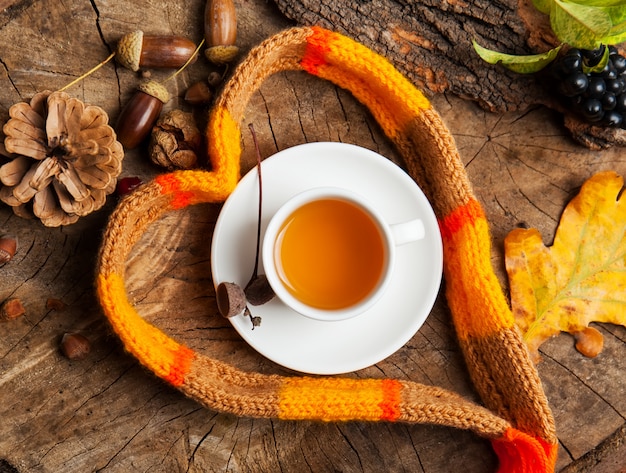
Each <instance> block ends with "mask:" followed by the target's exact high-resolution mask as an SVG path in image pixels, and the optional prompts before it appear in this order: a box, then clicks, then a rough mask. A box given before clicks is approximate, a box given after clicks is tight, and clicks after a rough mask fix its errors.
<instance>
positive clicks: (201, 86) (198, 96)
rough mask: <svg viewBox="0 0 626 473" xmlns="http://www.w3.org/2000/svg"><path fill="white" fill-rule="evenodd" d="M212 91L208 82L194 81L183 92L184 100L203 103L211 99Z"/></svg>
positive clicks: (192, 103)
mask: <svg viewBox="0 0 626 473" xmlns="http://www.w3.org/2000/svg"><path fill="white" fill-rule="evenodd" d="M212 98H213V92H212V91H211V88H210V87H209V83H208V82H205V81H200V82H196V83H195V84H193V85H191V86H190V87H189V88H188V89H187V91H186V92H185V102H187V103H190V104H191V105H204V104H207V103H209V102H210V101H211V99H212Z"/></svg>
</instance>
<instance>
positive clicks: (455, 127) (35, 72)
mask: <svg viewBox="0 0 626 473" xmlns="http://www.w3.org/2000/svg"><path fill="white" fill-rule="evenodd" d="M322 3H323V2H322ZM352 3H353V2H350V5H352ZM444 5H447V3H445V2H444ZM236 6H237V9H238V13H239V44H240V46H241V48H242V49H243V50H244V51H245V50H247V49H249V48H250V47H251V46H253V45H255V44H257V43H259V42H260V41H262V40H263V39H264V38H266V37H267V36H269V35H270V34H272V33H274V32H276V31H278V30H280V29H282V28H285V27H287V26H290V25H292V24H294V22H293V21H292V20H290V19H288V18H286V17H285V16H283V14H282V13H281V12H280V11H279V10H278V8H277V6H276V5H275V4H274V3H272V2H268V1H266V0H237V1H236ZM0 7H2V8H1V9H0V46H1V48H0V119H1V120H2V122H4V121H5V120H6V118H7V114H8V109H9V107H10V106H11V105H12V104H13V103H15V102H18V101H23V100H29V99H30V97H31V96H32V95H33V94H34V93H36V92H38V91H41V90H45V89H50V90H55V89H58V88H60V87H63V86H64V85H65V84H67V83H68V82H70V81H71V80H73V79H74V78H75V77H77V76H79V75H80V74H81V73H82V72H84V71H86V70H88V69H90V68H91V67H92V66H93V65H95V64H97V63H98V62H100V61H101V60H102V59H104V58H105V57H106V56H108V55H109V53H110V52H111V51H112V50H113V49H114V48H115V44H116V41H117V40H118V39H119V38H120V37H121V36H122V35H123V34H125V33H127V32H130V31H133V30H135V29H143V30H144V31H145V32H146V33H162V34H179V35H184V36H187V37H190V38H191V39H192V40H194V41H195V42H199V41H200V39H201V38H202V12H203V9H204V4H203V2H202V1H199V0H190V1H187V2H173V1H170V2H162V1H154V0H136V1H134V2H123V1H121V0H107V1H105V0H91V1H87V0H66V1H63V2H61V1H59V0H47V1H43V0H39V1H35V0H22V1H20V0H2V1H0ZM380 28H382V29H384V28H386V25H380ZM418 59H419V58H418ZM418 59H417V60H418ZM414 67H415V68H419V67H420V64H419V63H416V64H414ZM210 69H211V68H210V67H209V66H208V64H206V62H205V61H204V60H201V61H199V62H198V63H197V64H195V65H194V66H193V67H191V68H190V69H188V70H187V71H186V72H185V73H183V74H181V75H180V76H179V77H178V78H177V80H176V81H174V82H171V83H169V84H168V86H169V89H170V91H171V92H172V95H173V96H174V99H173V100H172V101H171V102H170V103H169V104H168V105H167V108H173V107H185V105H184V104H183V103H182V101H181V100H180V98H179V97H180V96H182V94H183V93H184V91H185V89H186V87H188V86H189V85H190V84H191V83H193V82H195V81H196V80H199V79H202V78H204V77H206V75H207V73H208V71H209V70H210ZM167 75H169V72H162V71H154V72H153V73H152V76H153V78H157V79H159V78H164V77H166V76H167ZM138 81H139V76H138V75H137V74H135V73H132V72H130V71H128V70H125V69H122V68H121V67H119V66H116V65H114V64H109V65H107V66H105V67H104V68H103V69H101V70H100V71H98V72H97V73H95V74H94V75H93V76H91V77H89V78H88V79H86V80H84V81H83V82H81V83H80V84H79V85H76V86H74V87H73V88H71V89H70V90H69V91H68V92H69V93H70V94H72V95H74V96H76V97H78V98H80V99H81V100H83V101H85V102H87V103H93V104H97V105H99V106H101V107H102V108H104V109H105V110H106V111H107V112H108V113H109V116H110V118H111V120H112V122H114V121H115V119H116V117H117V115H118V114H119V110H120V108H121V106H123V104H124V103H125V102H126V101H127V100H128V98H129V97H130V95H131V94H132V92H133V90H134V87H135V86H136V85H137V83H138ZM429 96H430V97H431V99H432V101H433V103H434V104H435V106H436V108H437V109H438V110H439V111H440V113H441V114H442V115H443V117H444V120H445V122H446V123H447V124H448V126H449V128H450V129H451V131H452V133H453V134H454V136H455V138H456V140H457V144H458V147H459V149H460V152H461V155H462V157H463V160H464V162H465V164H466V166H467V170H468V172H469V175H470V178H471V180H472V182H473V184H474V187H475V190H476V193H477V195H478V197H479V198H480V200H481V201H482V203H483V204H484V206H485V209H486V211H487V214H488V217H489V220H490V223H491V228H492V231H493V241H494V249H493V262H494V265H495V266H496V268H497V269H498V274H499V276H500V278H501V281H502V283H503V284H505V285H506V276H505V274H504V271H503V269H502V256H503V246H502V242H503V239H504V237H505V236H506V234H507V233H508V232H509V231H511V230H512V229H513V228H515V227H516V226H519V225H527V226H532V227H536V228H538V229H539V230H540V232H541V234H542V235H543V237H544V241H545V242H546V243H547V244H549V243H550V241H551V239H552V238H553V235H554V232H555V229H556V226H557V223H558V220H559V216H560V213H561V211H562V209H563V208H564V206H565V204H566V203H567V202H568V200H569V199H570V198H571V197H573V195H575V193H576V192H577V190H578V188H579V186H580V185H581V184H582V183H583V182H584V181H585V180H586V179H588V178H589V177H590V176H591V175H593V174H594V173H596V172H598V171H601V170H615V171H617V172H618V173H619V174H622V175H626V156H625V154H624V150H623V149H622V148H611V149H608V150H604V151H590V150H588V149H587V148H584V147H581V146H580V145H579V144H576V143H575V142H573V141H572V140H571V138H570V135H569V133H568V131H567V130H565V129H564V128H563V126H562V118H561V117H560V116H559V115H558V114H557V113H556V112H553V111H551V110H549V109H546V108H543V107H541V106H534V107H532V106H531V107H530V108H525V109H521V110H517V111H514V112H499V113H489V112H486V111H484V110H483V109H481V108H480V107H478V106H477V105H476V104H475V103H474V102H470V101H465V100H462V99H460V98H459V97H457V96H456V95H453V94H451V93H446V94H442V93H433V92H429ZM199 113H200V116H202V111H199ZM246 120H247V121H248V122H252V123H254V125H255V127H256V130H257V133H258V136H259V139H260V142H261V151H262V153H263V155H264V156H268V155H271V154H272V153H274V152H276V151H277V150H280V149H284V148H286V147H288V146H292V145H295V144H299V143H303V142H307V141H322V140H332V141H343V142H348V143H356V144H359V145H361V146H364V147H368V148H371V149H374V150H376V151H378V152H380V153H381V154H383V155H386V156H388V157H390V159H394V160H396V161H397V158H396V157H395V154H394V151H393V149H392V147H391V144H390V143H389V142H388V141H387V140H386V138H385V137H384V136H383V135H382V134H381V132H380V130H379V129H378V126H377V125H376V123H375V122H374V121H373V120H372V118H371V117H370V116H369V115H368V113H367V112H366V111H365V110H364V109H363V108H362V107H361V106H360V105H359V104H358V103H356V102H355V100H354V99H353V98H352V97H351V96H350V95H349V94H347V93H346V92H344V91H342V90H339V89H337V88H335V87H333V86H331V85H329V84H326V83H323V82H320V81H318V80H316V79H314V78H312V77H308V76H305V75H304V74H299V73H288V74H280V75H278V76H276V77H274V78H272V79H270V80H269V81H268V82H266V84H264V86H263V87H262V89H261V91H260V92H259V93H257V94H256V95H255V96H254V98H253V100H252V102H251V103H250V105H249V107H248V110H247V116H246ZM244 151H245V152H244V163H243V168H244V169H243V170H244V172H245V170H247V169H249V168H250V167H251V166H252V165H253V161H254V154H253V149H252V146H251V142H250V139H249V137H247V136H246V137H245V138H244ZM0 159H3V158H0ZM400 164H401V163H400ZM158 172H160V170H159V169H157V168H155V167H154V166H153V165H152V164H150V163H149V161H148V158H147V155H146V149H145V147H141V148H139V149H137V150H133V151H130V152H128V153H127V154H126V157H125V161H124V170H123V176H141V177H142V178H144V179H149V178H150V177H152V176H154V175H155V174H156V173H158ZM114 205H115V199H114V198H113V197H111V198H109V201H108V203H107V205H106V207H105V208H104V209H103V210H101V211H99V212H98V213H96V214H93V215H90V216H88V217H85V218H83V219H81V220H80V221H79V222H78V223H77V224H75V225H72V226H68V227H65V228H56V229H50V228H45V227H43V226H42V225H41V224H40V223H39V222H38V221H35V220H24V219H21V218H18V217H16V216H14V215H13V213H12V211H11V209H10V208H8V207H7V206H5V205H0V229H2V230H3V231H7V232H11V233H14V234H17V235H18V237H19V242H20V247H19V250H18V253H17V255H16V257H15V258H14V259H13V260H12V261H11V262H10V263H9V264H7V265H5V266H3V267H0V301H2V300H5V299H7V298H9V297H19V298H20V299H22V301H23V302H24V304H25V306H26V308H27V315H26V316H25V317H22V318H20V319H18V320H15V321H12V322H7V323H3V324H1V325H0V335H1V336H0V418H1V419H2V422H0V472H2V473H4V472H15V471H18V472H60V471H81V472H82V471H107V472H129V471H145V472H147V471H154V472H156V471H164V472H205V471H207V472H212V471H216V472H218V471H219V472H221V471H230V472H246V471H251V472H258V471H264V472H265V471H267V472H274V471H284V472H289V471H314V472H335V471H341V472H359V471H366V472H380V471H389V472H400V471H410V472H425V473H440V472H441V473H443V472H450V471H458V470H460V469H461V468H462V469H463V471H465V472H467V473H473V472H487V471H495V468H496V460H495V458H494V455H493V453H492V451H491V448H490V446H489V444H488V443H487V442H485V441H483V440H482V439H479V438H477V437H475V436H474V435H472V434H469V433H466V432H461V431H456V430H452V429H444V428H439V427H432V426H420V425H395V424H370V423H340V424H321V423H314V422H281V421H274V420H259V419H247V418H237V417H234V416H231V415H225V414H217V413H215V412H212V411H209V410H206V409H204V408H201V407H200V406H198V405H197V404H195V403H194V402H192V401H190V400H188V399H186V398H184V397H183V396H182V395H181V394H180V393H179V392H177V391H176V390H174V389H172V388H170V387H168V386H167V385H165V384H164V383H163V382H161V381H160V380H158V379H157V378H155V377H154V376H153V375H151V374H150V373H148V372H146V371H145V370H144V369H143V368H142V367H140V366H139V365H138V363H137V362H136V361H135V360H134V359H133V358H131V357H130V356H128V355H127V354H126V353H125V352H124V350H123V348H122V347H121V345H120V343H119V342H118V340H117V339H116V338H115V336H113V335H112V333H111V332H110V330H109V328H108V326H107V323H106V321H105V320H104V318H103V316H102V313H101V311H100V309H99V306H98V303H97V301H96V299H95V297H94V292H93V277H94V271H95V258H96V252H97V249H98V246H99V243H100V238H101V233H102V230H103V227H104V224H105V222H106V218H107V215H108V214H109V213H110V212H111V210H112V209H113V208H114ZM218 212H219V206H210V205H201V206H197V207H195V208H190V209H186V210H183V211H180V212H177V213H173V214H169V215H167V216H166V217H165V218H163V219H162V220H160V221H159V222H157V223H156V224H154V225H153V226H152V227H151V228H150V230H149V231H148V233H146V234H145V235H144V236H143V238H142V240H141V241H140V242H139V244H138V245H137V247H136V248H135V249H134V251H133V252H132V255H131V258H130V260H129V262H128V266H127V290H128V293H129V297H130V299H131V300H132V301H133V302H134V303H135V304H136V307H137V308H138V310H139V312H140V313H141V314H142V315H143V316H144V317H146V318H147V319H149V320H150V321H151V322H152V323H154V324H156V325H157V326H159V327H160V328H162V329H163V330H164V331H166V332H167V333H168V334H170V335H171V336H172V337H175V338H176V339H177V340H180V341H182V342H184V343H186V344H188V345H189V346H191V347H192V348H193V349H195V350H201V351H203V352H204V353H207V354H210V355H211V356H215V357H218V358H219V359H222V360H225V361H227V362H229V363H233V364H236V365H237V366H239V367H241V368H243V369H249V370H259V371H262V372H265V373H279V374H285V375H288V374H292V373H290V372H288V370H286V369H283V368H281V367H279V366H276V365H274V364H273V363H271V362H269V361H267V360H265V359H264V358H263V357H261V356H260V355H258V354H257V353H256V352H254V351H253V350H252V349H251V348H249V347H248V346H247V345H246V344H245V342H243V341H242V340H241V339H240V338H239V336H238V335H237V334H236V332H235V331H234V330H233V329H232V328H231V327H230V325H229V323H228V322H227V321H225V320H223V319H221V318H220V317H219V316H218V315H216V312H217V311H216V305H215V299H214V292H213V288H212V281H211V274H210V261H209V251H210V247H209V244H208V242H209V240H210V235H211V232H212V229H213V226H214V222H215V219H216V218H217V215H218ZM48 298H56V299H60V300H62V301H63V302H65V303H66V304H67V307H66V308H65V309H64V310H49V309H46V300H47V299H48ZM597 328H599V330H600V331H601V332H602V333H603V334H604V336H605V349H604V351H603V353H602V354H601V355H600V356H598V357H597V358H595V359H586V358H584V357H582V356H581V355H580V354H578V352H576V351H575V349H574V347H573V341H572V338H571V337H570V336H569V335H561V336H559V337H556V338H554V339H552V340H551V341H549V342H547V343H546V344H545V345H544V346H543V347H542V351H541V353H542V357H543V362H542V363H541V364H540V365H539V373H540V376H541V378H542V380H543V383H544V386H545V389H546V393H547V396H548V399H549V402H550V404H551V406H552V408H553V410H554V414H555V417H556V422H557V429H558V434H559V439H560V452H559V460H558V470H561V471H564V472H582V471H598V472H603V473H604V472H618V471H623V470H620V468H621V467H622V466H623V465H624V464H626V455H625V454H624V448H623V447H621V448H620V445H621V444H622V442H623V440H622V439H623V437H624V435H626V423H625V422H626V395H625V394H626V376H625V375H624V373H625V370H626V329H625V328H624V327H616V326H610V325H603V326H598V327H597ZM67 331H79V332H81V333H83V334H85V335H86V336H87V337H88V338H89V339H90V340H91V341H92V343H93V349H92V353H91V354H90V356H89V357H88V358H87V359H86V360H83V361H69V360H67V359H66V358H64V357H63V356H62V355H61V354H60V352H59V349H58V346H59V341H60V338H61V336H62V335H63V333H64V332H67ZM350 376H353V377H383V376H386V377H399V378H404V379H411V380H414V381H418V382H423V383H429V384H436V385H439V386H442V387H444V388H447V389H451V390H455V391H457V392H459V393H461V394H463V395H465V396H467V397H468V398H471V399H475V394H474V393H473V390H472V387H471V385H470V383H469V380H468V378H467V375H466V374H465V370H464V367H463V360H462V357H461V354H460V353H459V350H458V347H457V345H456V343H455V339H454V333H453V331H452V328H451V326H450V319H449V315H448V311H447V307H446V303H445V300H444V299H443V297H440V299H439V301H438V302H437V304H436V306H435V308H434V310H433V312H432V314H431V315H430V317H429V318H428V320H427V322H426V324H425V325H424V326H423V328H422V329H421V330H420V331H419V332H418V333H417V334H416V335H415V336H414V337H413V338H412V339H411V340H410V342H409V343H407V344H406V346H404V347H403V348H402V349H400V350H399V351H398V352H397V353H396V354H394V355H392V356H391V357H389V358H388V359H386V360H384V361H382V362H380V363H379V364H377V365H376V366H373V367H370V368H367V369H364V370H361V371H359V372H356V373H352V374H350ZM598 462H599V463H598Z"/></svg>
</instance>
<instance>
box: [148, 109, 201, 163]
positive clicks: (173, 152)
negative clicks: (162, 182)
mask: <svg viewBox="0 0 626 473" xmlns="http://www.w3.org/2000/svg"><path fill="white" fill-rule="evenodd" d="M201 144H202V134H201V133H200V130H199V129H198V126H197V125H196V121H195V120H194V118H193V114H191V113H188V112H183V111H182V110H177V109H174V110H170V111H169V112H167V113H164V114H163V115H162V116H161V117H160V118H159V119H158V121H157V123H156V125H155V126H154V128H153V129H152V135H151V138H150V146H149V151H150V160H151V161H152V162H153V163H154V164H156V165H158V166H161V167H164V168H166V169H168V170H170V171H173V170H175V169H193V168H195V167H196V166H197V164H198V153H199V151H200V148H201Z"/></svg>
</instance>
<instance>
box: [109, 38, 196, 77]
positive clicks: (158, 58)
mask: <svg viewBox="0 0 626 473" xmlns="http://www.w3.org/2000/svg"><path fill="white" fill-rule="evenodd" d="M195 50H196V45H195V44H194V43H193V41H191V40H189V39H187V38H182V37H180V36H158V35H157V36H153V35H146V34H144V33H143V31H133V32H132V33H128V34H126V35H124V36H123V37H122V38H121V39H120V40H119V42H118V43H117V52H116V59H117V61H118V62H119V63H120V64H121V65H122V66H124V67H126V68H128V69H130V70H131V71H135V72H136V71H138V70H139V68H141V67H146V68H152V67H154V68H173V69H177V68H179V67H182V66H183V65H185V63H186V62H187V61H188V60H189V59H190V58H191V57H192V55H193V54H194V52H195ZM194 60H195V58H194Z"/></svg>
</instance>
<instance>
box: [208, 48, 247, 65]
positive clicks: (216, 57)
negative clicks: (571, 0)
mask: <svg viewBox="0 0 626 473" xmlns="http://www.w3.org/2000/svg"><path fill="white" fill-rule="evenodd" d="M237 54H239V48H238V47H237V46H234V45H232V46H212V47H210V48H207V49H206V50H205V51H204V55H205V56H206V58H207V59H208V60H209V61H211V62H212V63H214V64H225V63H227V62H231V61H232V60H233V59H235V58H236V57H237Z"/></svg>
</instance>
